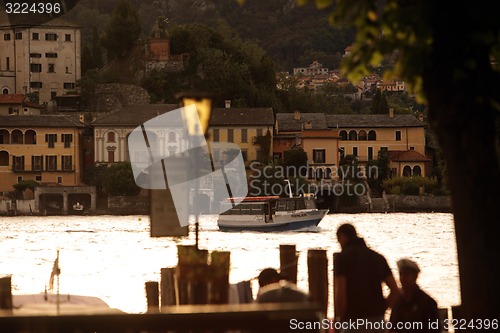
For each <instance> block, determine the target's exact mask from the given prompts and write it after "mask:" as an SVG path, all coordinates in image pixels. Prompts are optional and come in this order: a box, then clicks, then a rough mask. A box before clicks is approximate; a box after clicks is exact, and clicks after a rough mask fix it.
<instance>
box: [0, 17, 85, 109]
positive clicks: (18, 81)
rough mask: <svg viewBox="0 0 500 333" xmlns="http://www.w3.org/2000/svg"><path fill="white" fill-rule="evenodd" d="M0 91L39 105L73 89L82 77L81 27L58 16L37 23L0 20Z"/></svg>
mask: <svg viewBox="0 0 500 333" xmlns="http://www.w3.org/2000/svg"><path fill="white" fill-rule="evenodd" d="M0 50H2V53H1V55H0V93H1V94H31V95H33V96H38V100H39V102H40V104H42V103H48V102H50V101H51V100H52V99H54V98H55V97H56V96H60V95H63V94H65V93H68V92H71V91H74V90H75V85H76V82H77V81H78V80H79V79H80V78H81V39H80V28H79V27H78V26H76V25H74V24H72V23H69V22H67V21H65V20H63V19H60V18H57V19H54V20H51V21H49V22H47V23H44V24H42V25H37V26H31V25H10V24H9V23H8V22H7V21H5V20H2V19H0Z"/></svg>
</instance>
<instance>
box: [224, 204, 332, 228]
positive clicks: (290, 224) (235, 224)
mask: <svg viewBox="0 0 500 333" xmlns="http://www.w3.org/2000/svg"><path fill="white" fill-rule="evenodd" d="M326 214H328V210H327V209H321V210H312V211H296V212H290V213H289V214H277V215H273V218H272V220H269V219H267V218H266V217H265V216H264V215H254V216H252V215H248V216H241V215H240V216H234V215H229V216H219V220H218V222H217V224H218V226H219V229H220V230H222V231H244V230H251V231H263V232H268V231H269V232H272V231H289V230H297V229H303V228H307V227H314V226H317V225H318V224H319V223H320V222H321V220H322V219H323V218H324V217H325V215H326Z"/></svg>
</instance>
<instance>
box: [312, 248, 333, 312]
mask: <svg viewBox="0 0 500 333" xmlns="http://www.w3.org/2000/svg"><path fill="white" fill-rule="evenodd" d="M307 268H308V276H309V297H310V299H311V301H312V302H315V303H318V304H319V305H320V307H321V309H322V311H323V313H324V314H325V315H326V311H327V309H328V259H327V258H326V250H309V251H308V252H307Z"/></svg>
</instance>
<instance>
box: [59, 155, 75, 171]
mask: <svg viewBox="0 0 500 333" xmlns="http://www.w3.org/2000/svg"><path fill="white" fill-rule="evenodd" d="M72 157H73V156H61V164H62V170H63V171H71V170H72V169H73V164H72V163H73V158H72Z"/></svg>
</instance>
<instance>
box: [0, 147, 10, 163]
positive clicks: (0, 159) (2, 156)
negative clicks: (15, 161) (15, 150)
mask: <svg viewBox="0 0 500 333" xmlns="http://www.w3.org/2000/svg"><path fill="white" fill-rule="evenodd" d="M8 165H9V153H8V152H6V151H5V150H2V151H0V166H8Z"/></svg>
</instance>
